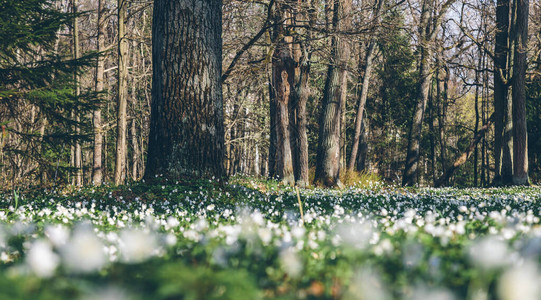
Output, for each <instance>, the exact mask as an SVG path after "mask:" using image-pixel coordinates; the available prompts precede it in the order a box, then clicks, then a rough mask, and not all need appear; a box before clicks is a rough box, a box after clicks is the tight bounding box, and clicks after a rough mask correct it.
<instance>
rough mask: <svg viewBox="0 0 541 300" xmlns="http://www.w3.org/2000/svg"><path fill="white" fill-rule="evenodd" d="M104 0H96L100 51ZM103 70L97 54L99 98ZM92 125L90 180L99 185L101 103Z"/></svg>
mask: <svg viewBox="0 0 541 300" xmlns="http://www.w3.org/2000/svg"><path fill="white" fill-rule="evenodd" d="M104 4H105V3H104V0H98V36H97V51H98V53H100V52H101V51H103V50H105V30H106V23H105V20H104V12H105V11H104V10H105V6H104ZM104 71H105V57H103V55H99V56H98V62H97V64H96V85H95V88H96V90H95V91H96V93H97V94H98V97H99V98H98V99H102V98H101V93H102V92H103V80H104ZM93 126H94V147H93V162H92V182H93V184H95V185H100V184H101V183H102V182H103V164H102V151H103V134H102V125H101V104H100V106H99V107H98V108H97V109H96V110H95V111H94V112H93Z"/></svg>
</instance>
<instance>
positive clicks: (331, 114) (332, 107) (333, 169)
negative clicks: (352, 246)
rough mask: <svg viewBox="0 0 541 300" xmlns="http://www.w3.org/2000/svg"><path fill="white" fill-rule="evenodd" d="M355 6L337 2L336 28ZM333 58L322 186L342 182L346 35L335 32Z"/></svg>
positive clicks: (322, 132)
mask: <svg viewBox="0 0 541 300" xmlns="http://www.w3.org/2000/svg"><path fill="white" fill-rule="evenodd" d="M350 7H351V1H350V0H337V1H335V2H334V14H333V22H332V23H333V27H334V28H333V29H334V30H335V31H340V30H342V29H343V28H344V27H343V26H344V24H343V23H342V22H341V21H343V20H344V15H345V14H346V11H347V12H348V13H349V11H350V10H348V8H350ZM331 49H332V50H331V59H332V60H333V61H332V62H331V64H330V65H329V69H328V72H327V79H326V81H325V88H324V90H323V99H322V108H321V115H320V119H319V139H318V151H317V160H316V174H315V179H314V183H315V184H316V185H319V186H326V187H333V186H341V185H342V183H341V182H340V133H341V119H342V109H344V108H343V105H344V103H343V101H342V89H341V88H340V85H341V84H343V77H342V76H344V75H345V73H344V72H345V70H346V68H347V60H348V58H349V57H347V56H346V55H345V54H347V53H348V51H347V50H348V49H347V46H346V43H345V41H344V40H343V37H339V36H336V35H335V36H333V38H332V48H331Z"/></svg>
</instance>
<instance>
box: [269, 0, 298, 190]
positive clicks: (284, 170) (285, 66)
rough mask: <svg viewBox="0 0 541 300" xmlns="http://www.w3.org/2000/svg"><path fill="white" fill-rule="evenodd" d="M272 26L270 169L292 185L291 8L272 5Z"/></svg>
mask: <svg viewBox="0 0 541 300" xmlns="http://www.w3.org/2000/svg"><path fill="white" fill-rule="evenodd" d="M275 8H276V10H275V25H274V32H273V34H274V36H273V39H274V41H275V43H276V49H275V51H274V53H273V56H272V86H273V95H274V98H272V99H271V100H272V101H274V105H273V106H274V107H273V108H274V121H275V123H274V126H273V127H271V130H274V131H275V133H274V134H275V135H274V136H275V141H274V142H275V144H274V149H275V152H274V172H275V174H274V175H275V176H277V177H278V178H279V179H280V180H282V182H284V183H286V184H290V185H293V184H295V175H294V173H293V154H292V151H291V136H290V134H291V133H290V123H291V122H290V121H291V120H290V106H291V101H293V100H292V98H293V94H294V93H295V91H294V88H295V69H296V63H295V60H294V57H293V50H292V42H293V38H292V37H291V36H289V35H288V33H287V28H286V26H290V25H291V24H292V15H291V11H289V10H288V9H287V6H286V5H284V4H283V3H280V4H278V3H277V4H276V6H275Z"/></svg>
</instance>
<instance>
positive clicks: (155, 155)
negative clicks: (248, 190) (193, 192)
mask: <svg viewBox="0 0 541 300" xmlns="http://www.w3.org/2000/svg"><path fill="white" fill-rule="evenodd" d="M221 33H222V2H221V1H220V0H177V1H169V0H155V1H154V20H153V26H152V62H153V82H152V112H151V120H150V136H149V145H148V158H147V163H146V172H145V178H146V179H149V180H151V179H154V178H155V176H158V175H163V176H165V177H166V178H169V179H185V178H188V179H191V178H194V177H195V178H202V177H205V178H207V177H215V178H223V177H224V176H225V172H224V165H223V158H224V149H225V147H224V119H223V103H222V85H221V76H222V74H221V73H222V39H221Z"/></svg>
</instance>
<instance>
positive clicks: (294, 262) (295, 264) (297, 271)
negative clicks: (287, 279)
mask: <svg viewBox="0 0 541 300" xmlns="http://www.w3.org/2000/svg"><path fill="white" fill-rule="evenodd" d="M280 264H281V265H282V268H283V270H284V271H285V272H286V273H287V274H288V275H289V276H291V277H293V278H297V277H299V276H300V275H301V272H302V269H303V265H302V262H301V260H300V258H299V256H298V255H297V253H296V252H295V250H294V249H293V248H287V249H286V250H283V251H282V252H280Z"/></svg>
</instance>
